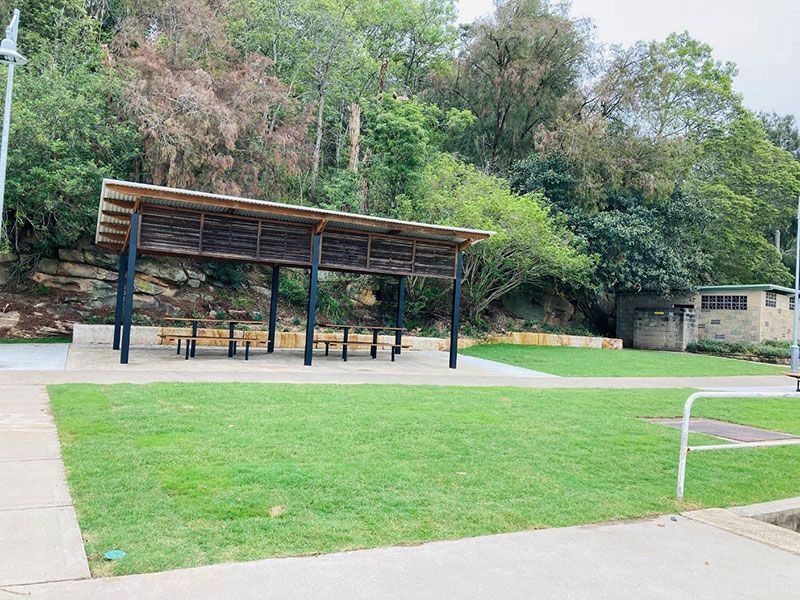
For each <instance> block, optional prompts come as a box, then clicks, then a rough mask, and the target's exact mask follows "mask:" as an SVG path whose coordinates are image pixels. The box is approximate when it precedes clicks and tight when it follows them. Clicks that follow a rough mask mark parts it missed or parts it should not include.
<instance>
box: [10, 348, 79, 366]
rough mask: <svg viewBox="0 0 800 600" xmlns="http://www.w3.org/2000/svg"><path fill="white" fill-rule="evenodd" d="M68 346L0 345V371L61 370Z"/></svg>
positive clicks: (64, 362) (65, 359)
mask: <svg viewBox="0 0 800 600" xmlns="http://www.w3.org/2000/svg"><path fill="white" fill-rule="evenodd" d="M69 347H70V345H69V344H0V370H10V371H27V370H37V371H50V370H56V371H60V370H62V369H63V368H64V367H65V365H66V363H67V355H68V354H69Z"/></svg>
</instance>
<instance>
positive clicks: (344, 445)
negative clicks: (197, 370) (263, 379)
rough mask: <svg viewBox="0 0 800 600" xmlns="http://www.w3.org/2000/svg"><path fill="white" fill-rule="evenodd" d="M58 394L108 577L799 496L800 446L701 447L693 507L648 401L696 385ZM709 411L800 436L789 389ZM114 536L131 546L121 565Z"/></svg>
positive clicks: (672, 400)
mask: <svg viewBox="0 0 800 600" xmlns="http://www.w3.org/2000/svg"><path fill="white" fill-rule="evenodd" d="M49 393H50V397H51V400H52V404H53V409H54V413H55V418H56V422H57V424H58V431H59V436H60V438H61V443H62V452H63V456H64V461H65V463H66V466H67V473H68V480H69V485H70V489H71V491H72V497H73V500H74V503H75V508H76V511H77V514H78V520H79V522H80V526H81V531H82V532H83V536H84V539H85V540H86V541H87V544H86V549H87V554H88V555H89V560H90V564H91V567H92V569H93V572H94V574H95V575H110V574H124V573H138V572H146V571H159V570H163V569H172V568H177V567H188V566H193V565H202V564H209V563H217V562H223V561H239V560H252V559H258V558H264V557H269V556H286V555H301V554H311V553H324V552H334V551H338V550H345V549H355V548H365V547H376V546H384V545H391V544H402V543H416V542H423V541H427V540H437V539H448V538H459V537H467V536H475V535H482V534H490V533H500V532H508V531H519V530H525V529H531V528H538V527H550V526H562V525H574V524H578V523H588V522H598V521H607V520H613V519H624V518H629V517H640V516H643V515H650V514H656V513H665V512H670V511H675V510H679V509H683V508H686V507H694V506H726V505H731V504H744V503H750V502H760V501H766V500H771V499H776V498H781V497H787V496H794V495H798V493H800V460H799V459H800V449H798V448H792V447H784V448H768V449H754V450H740V451H737V452H703V453H696V454H693V455H691V456H690V457H689V465H688V474H687V481H686V501H687V504H683V505H680V506H678V505H676V503H675V501H674V494H675V479H676V471H677V458H678V443H679V434H680V432H679V431H678V430H676V429H670V428H667V427H664V426H659V425H654V424H651V423H647V422H644V421H642V420H640V419H637V417H639V416H676V415H679V414H680V412H681V408H682V406H683V401H684V400H685V399H686V397H687V395H688V394H689V393H690V390H631V389H628V390H613V389H608V390H587V389H574V390H573V389H550V390H547V389H542V390H534V389H522V388H464V387H437V386H430V387H428V386H389V385H384V386H368V385H350V386H343V385H288V384H272V385H262V384H148V385H113V386H99V385H88V384H87V385H78V384H70V385H59V386H51V387H50V388H49ZM696 413H697V414H698V415H700V416H709V417H719V418H726V419H728V420H732V421H739V422H744V423H747V424H752V425H757V426H765V427H774V428H778V429H782V430H784V431H789V432H793V433H797V434H800V405H798V404H797V403H789V402H786V401H785V400H784V401H781V400H775V401H770V400H763V399H762V400H760V401H755V400H736V401H727V402H726V403H725V404H724V405H723V404H722V403H721V402H719V401H713V400H706V401H698V403H697V407H696ZM695 438H696V439H695V442H697V441H699V440H701V439H706V440H709V439H713V438H705V436H695ZM276 507H283V508H276ZM282 511H283V512H282ZM281 512H282V514H279V513H281ZM271 513H272V516H271ZM110 549H123V550H126V551H127V552H128V555H127V556H126V557H125V558H123V559H121V560H118V561H114V562H111V563H107V562H104V561H103V560H102V554H103V552H105V551H106V550H110Z"/></svg>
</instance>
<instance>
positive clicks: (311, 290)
mask: <svg viewBox="0 0 800 600" xmlns="http://www.w3.org/2000/svg"><path fill="white" fill-rule="evenodd" d="M319 240H320V234H318V233H315V234H314V238H313V240H312V242H311V276H310V277H309V283H308V316H307V319H306V354H305V360H304V364H305V365H306V366H310V365H311V358H312V354H313V352H314V320H315V317H316V312H317V283H318V278H319Z"/></svg>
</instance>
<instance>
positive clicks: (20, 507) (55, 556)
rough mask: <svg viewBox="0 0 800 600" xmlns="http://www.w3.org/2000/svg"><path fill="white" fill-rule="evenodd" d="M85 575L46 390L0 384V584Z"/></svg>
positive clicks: (77, 532) (76, 528)
mask: <svg viewBox="0 0 800 600" xmlns="http://www.w3.org/2000/svg"><path fill="white" fill-rule="evenodd" d="M85 577H89V566H88V564H87V562H86V555H85V553H84V550H83V540H82V539H81V533H80V530H79V529H78V521H77V519H76V517H75V510H74V509H73V507H72V499H71V498H70V495H69V489H68V488H67V482H66V477H65V473H64V463H63V462H62V461H61V451H60V448H59V443H58V435H57V433H56V427H55V423H54V422H53V417H52V416H51V415H50V403H49V400H48V398H47V392H46V391H45V389H44V387H41V386H13V385H4V386H0V586H6V585H10V584H23V583H35V582H41V581H58V580H64V579H76V578H85ZM1 597H2V594H0V598H1Z"/></svg>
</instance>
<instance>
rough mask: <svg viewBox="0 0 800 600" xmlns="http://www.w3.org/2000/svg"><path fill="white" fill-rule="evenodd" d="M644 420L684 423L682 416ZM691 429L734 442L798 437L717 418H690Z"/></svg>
mask: <svg viewBox="0 0 800 600" xmlns="http://www.w3.org/2000/svg"><path fill="white" fill-rule="evenodd" d="M644 420H645V421H647V422H648V423H655V424H657V425H666V426H667V427H674V428H675V429H680V428H681V424H682V423H683V420H682V419H680V418H675V419H672V418H669V419H664V418H655V419H644ZM689 431H691V432H692V433H704V434H706V435H712V436H714V437H718V438H720V439H723V440H730V441H732V442H765V441H771V440H792V439H798V437H797V436H796V435H791V434H789V433H783V432H782V431H772V430H770V429H760V428H759V427H749V426H747V425H739V424H737V423H728V422H727V421H718V420H716V419H702V418H697V419H695V418H692V419H689Z"/></svg>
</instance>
